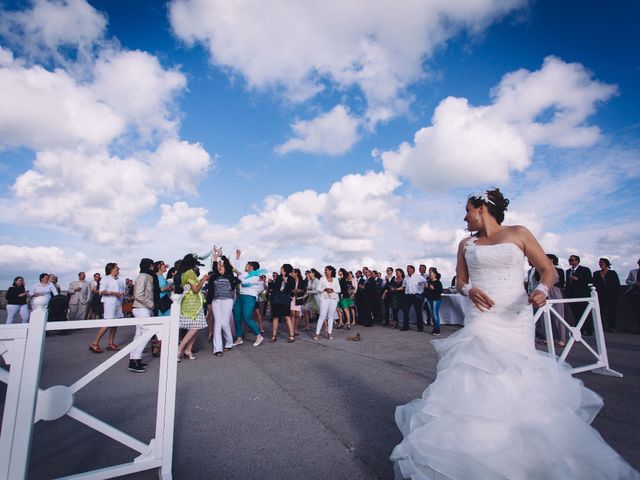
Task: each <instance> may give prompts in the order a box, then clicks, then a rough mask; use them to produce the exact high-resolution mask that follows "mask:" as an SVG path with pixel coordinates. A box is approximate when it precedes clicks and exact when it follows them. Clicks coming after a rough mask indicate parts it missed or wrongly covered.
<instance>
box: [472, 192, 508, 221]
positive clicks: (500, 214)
mask: <svg viewBox="0 0 640 480" xmlns="http://www.w3.org/2000/svg"><path fill="white" fill-rule="evenodd" d="M469 201H470V202H471V205H473V206H474V207H475V208H479V207H480V206H482V205H484V206H485V207H486V208H487V211H488V212H489V214H490V215H491V216H492V217H493V218H495V219H496V222H498V225H502V222H503V221H504V212H506V211H507V207H508V206H509V199H508V198H504V195H502V192H501V191H500V189H499V188H494V189H493V190H487V191H485V192H482V193H478V194H476V195H471V196H470V197H469Z"/></svg>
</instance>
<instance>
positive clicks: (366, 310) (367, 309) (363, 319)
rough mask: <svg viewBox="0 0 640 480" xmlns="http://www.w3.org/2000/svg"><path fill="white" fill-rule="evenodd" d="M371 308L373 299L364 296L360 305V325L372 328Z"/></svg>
mask: <svg viewBox="0 0 640 480" xmlns="http://www.w3.org/2000/svg"><path fill="white" fill-rule="evenodd" d="M371 307H372V302H371V298H369V297H367V296H365V295H363V296H362V298H361V299H360V305H358V323H360V324H361V325H363V326H365V327H371V326H372V325H373V323H372V322H373V318H372V316H371V315H372V311H371Z"/></svg>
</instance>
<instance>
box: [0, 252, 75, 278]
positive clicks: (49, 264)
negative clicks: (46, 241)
mask: <svg viewBox="0 0 640 480" xmlns="http://www.w3.org/2000/svg"><path fill="white" fill-rule="evenodd" d="M86 262H87V257H86V255H84V254H83V253H75V254H73V255H67V254H65V252H64V251H63V250H62V249H61V248H58V247H21V246H17V245H0V268H2V269H6V270H12V271H17V272H54V271H55V272H61V271H65V272H67V271H70V270H71V271H73V270H76V271H77V270H79V269H80V270H81V269H82V268H85V266H86Z"/></svg>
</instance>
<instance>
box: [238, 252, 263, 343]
mask: <svg viewBox="0 0 640 480" xmlns="http://www.w3.org/2000/svg"><path fill="white" fill-rule="evenodd" d="M240 253H241V252H240V250H236V270H237V271H238V272H239V271H240V269H239V268H238V267H239V261H240ZM265 273H266V270H264V269H260V264H259V263H258V262H256V261H251V262H247V264H246V265H245V266H244V273H241V274H239V275H238V278H239V279H240V282H241V283H240V294H239V295H238V297H237V298H236V301H235V303H234V304H233V321H234V324H235V328H236V341H235V342H233V344H234V345H242V343H244V341H243V340H242V336H243V333H244V332H243V329H242V322H243V321H244V324H245V325H246V326H247V327H248V328H249V329H250V330H251V331H252V332H253V333H254V334H255V335H256V340H255V342H254V344H253V346H254V347H257V346H258V345H260V344H261V343H262V341H263V340H264V337H263V336H262V335H261V333H260V328H259V327H258V324H257V323H256V322H255V321H254V320H253V318H251V315H252V314H253V308H254V307H255V304H256V300H257V298H258V295H259V294H260V292H261V291H262V289H263V288H264V283H263V282H262V281H261V280H260V275H264V274H265Z"/></svg>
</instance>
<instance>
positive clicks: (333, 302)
mask: <svg viewBox="0 0 640 480" xmlns="http://www.w3.org/2000/svg"><path fill="white" fill-rule="evenodd" d="M336 308H338V298H337V296H336V298H325V296H324V295H322V296H321V297H320V316H319V317H318V324H317V325H316V335H320V330H322V324H323V323H324V321H325V320H326V321H327V328H328V332H329V335H331V334H332V333H333V320H334V318H335V315H336Z"/></svg>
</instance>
